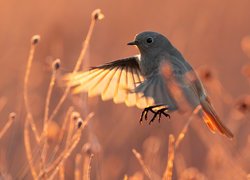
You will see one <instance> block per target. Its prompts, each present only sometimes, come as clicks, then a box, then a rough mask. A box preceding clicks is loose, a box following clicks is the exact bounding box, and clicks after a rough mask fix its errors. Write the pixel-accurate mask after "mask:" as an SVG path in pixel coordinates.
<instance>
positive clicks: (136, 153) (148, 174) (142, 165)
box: [132, 149, 152, 179]
mask: <svg viewBox="0 0 250 180" xmlns="http://www.w3.org/2000/svg"><path fill="white" fill-rule="evenodd" d="M132 152H133V153H134V155H135V157H136V159H137V160H138V162H139V163H140V165H141V167H142V169H143V172H144V173H145V175H146V176H147V177H148V178H149V179H152V176H151V174H150V172H149V169H148V168H147V166H146V164H145V163H144V161H143V159H142V156H141V154H140V153H139V152H137V151H136V150H135V149H132Z"/></svg>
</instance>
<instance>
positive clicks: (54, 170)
mask: <svg viewBox="0 0 250 180" xmlns="http://www.w3.org/2000/svg"><path fill="white" fill-rule="evenodd" d="M80 137H81V133H77V134H76V137H75V138H73V140H72V141H73V142H72V144H71V145H70V147H69V148H68V149H66V151H64V153H63V154H62V156H59V158H60V159H59V160H58V162H57V163H56V164H55V167H50V168H48V170H46V171H47V172H48V173H49V172H50V171H52V174H51V175H50V177H49V178H48V179H54V177H55V175H56V174H57V173H58V170H59V169H60V167H61V166H62V165H63V164H64V162H65V161H66V159H68V157H69V156H70V154H71V153H72V151H73V150H74V149H75V147H76V146H77V144H78V142H79V141H80ZM42 174H43V173H42Z"/></svg>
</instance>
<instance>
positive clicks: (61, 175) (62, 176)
mask: <svg viewBox="0 0 250 180" xmlns="http://www.w3.org/2000/svg"><path fill="white" fill-rule="evenodd" d="M64 172H65V166H64V165H62V166H61V167H60V169H59V179H60V180H64V179H65V176H64Z"/></svg>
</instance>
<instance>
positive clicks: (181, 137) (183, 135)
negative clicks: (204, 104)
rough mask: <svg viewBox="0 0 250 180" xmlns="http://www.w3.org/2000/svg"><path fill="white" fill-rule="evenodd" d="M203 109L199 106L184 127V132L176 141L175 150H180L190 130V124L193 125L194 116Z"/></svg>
mask: <svg viewBox="0 0 250 180" xmlns="http://www.w3.org/2000/svg"><path fill="white" fill-rule="evenodd" d="M200 109H201V106H200V105H198V106H197V107H196V108H195V109H194V111H193V112H192V114H191V116H190V117H189V118H188V121H187V122H186V124H185V126H184V127H183V129H182V131H181V132H180V133H179V135H178V137H177V140H176V141H175V149H177V148H178V146H179V144H180V143H181V141H182V140H183V138H184V137H185V135H186V132H187V130H188V127H189V124H190V123H191V121H192V120H193V117H194V115H196V114H197V113H198V112H199V110H200Z"/></svg>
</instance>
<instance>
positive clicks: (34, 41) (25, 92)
mask: <svg viewBox="0 0 250 180" xmlns="http://www.w3.org/2000/svg"><path fill="white" fill-rule="evenodd" d="M39 40H40V36H39V35H35V36H33V37H32V39H31V47H30V51H29V57H28V62H27V66H26V71H25V76H24V89H23V96H24V105H25V109H26V112H27V116H28V120H29V121H30V124H31V129H32V131H33V132H34V134H35V139H36V141H37V142H39V141H40V138H39V133H38V131H37V128H36V125H35V123H34V120H33V116H32V113H31V111H30V106H29V99H28V82H29V76H30V70H31V65H32V62H33V59H34V53H35V49H36V45H37V43H38V42H39Z"/></svg>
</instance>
